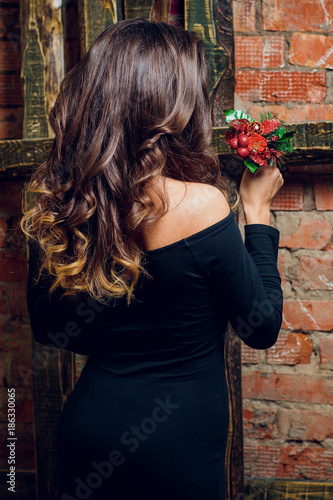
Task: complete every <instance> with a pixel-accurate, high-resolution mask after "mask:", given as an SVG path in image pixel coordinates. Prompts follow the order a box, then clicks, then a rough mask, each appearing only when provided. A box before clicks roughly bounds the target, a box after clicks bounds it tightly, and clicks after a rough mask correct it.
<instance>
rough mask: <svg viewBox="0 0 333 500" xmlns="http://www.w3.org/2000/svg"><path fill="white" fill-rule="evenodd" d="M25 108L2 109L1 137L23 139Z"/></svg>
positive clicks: (0, 119)
mask: <svg viewBox="0 0 333 500" xmlns="http://www.w3.org/2000/svg"><path fill="white" fill-rule="evenodd" d="M22 124H23V108H10V109H0V139H21V138H22V126H23V125H22Z"/></svg>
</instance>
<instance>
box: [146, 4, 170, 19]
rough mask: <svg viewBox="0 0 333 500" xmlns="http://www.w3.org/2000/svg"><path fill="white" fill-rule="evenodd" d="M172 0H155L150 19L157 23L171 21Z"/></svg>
mask: <svg viewBox="0 0 333 500" xmlns="http://www.w3.org/2000/svg"><path fill="white" fill-rule="evenodd" d="M169 11H170V0H154V1H153V5H152V8H151V13H150V19H151V21H153V22H155V23H167V22H168V21H169Z"/></svg>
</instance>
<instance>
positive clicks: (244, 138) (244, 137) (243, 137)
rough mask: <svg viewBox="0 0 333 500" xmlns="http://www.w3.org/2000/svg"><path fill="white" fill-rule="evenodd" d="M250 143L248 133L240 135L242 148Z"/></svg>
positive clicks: (239, 141)
mask: <svg viewBox="0 0 333 500" xmlns="http://www.w3.org/2000/svg"><path fill="white" fill-rule="evenodd" d="M248 144H249V137H248V136H247V135H243V134H241V135H240V136H239V137H238V145H239V147H240V148H246V147H247V146H248Z"/></svg>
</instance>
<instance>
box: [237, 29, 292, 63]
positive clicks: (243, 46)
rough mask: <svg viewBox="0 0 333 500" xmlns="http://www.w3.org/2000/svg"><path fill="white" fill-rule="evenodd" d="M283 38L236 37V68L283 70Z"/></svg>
mask: <svg viewBox="0 0 333 500" xmlns="http://www.w3.org/2000/svg"><path fill="white" fill-rule="evenodd" d="M284 50H285V41H284V37H283V36H272V37H270V36H236V37H235V65H236V68H283V66H284Z"/></svg>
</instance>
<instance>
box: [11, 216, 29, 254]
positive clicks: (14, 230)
mask: <svg viewBox="0 0 333 500" xmlns="http://www.w3.org/2000/svg"><path fill="white" fill-rule="evenodd" d="M20 220H21V216H20V217H16V216H12V217H10V218H9V219H7V221H8V230H7V243H8V245H9V247H10V249H11V250H13V251H22V249H23V248H25V246H26V237H25V234H24V233H23V231H22V229H21V227H20Z"/></svg>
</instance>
